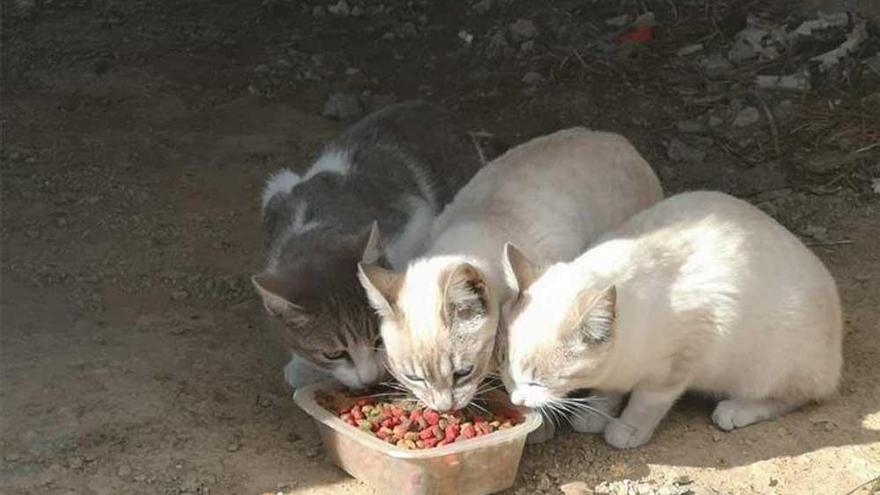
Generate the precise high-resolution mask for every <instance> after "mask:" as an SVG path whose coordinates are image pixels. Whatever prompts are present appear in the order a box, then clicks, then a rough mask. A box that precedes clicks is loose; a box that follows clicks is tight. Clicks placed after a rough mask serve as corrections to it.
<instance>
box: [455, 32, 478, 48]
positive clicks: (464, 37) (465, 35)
mask: <svg viewBox="0 0 880 495" xmlns="http://www.w3.org/2000/svg"><path fill="white" fill-rule="evenodd" d="M458 39H460V40H461V41H464V42H465V43H467V44H468V45H470V44H471V43H472V42H473V41H474V35H472V34H471V33H469V32H467V31H465V30H464V29H462V30H461V31H459V32H458Z"/></svg>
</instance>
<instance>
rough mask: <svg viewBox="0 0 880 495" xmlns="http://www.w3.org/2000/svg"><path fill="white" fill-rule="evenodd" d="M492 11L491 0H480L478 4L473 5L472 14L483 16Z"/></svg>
mask: <svg viewBox="0 0 880 495" xmlns="http://www.w3.org/2000/svg"><path fill="white" fill-rule="evenodd" d="M491 9H492V0H480V1H479V2H477V3H475V4H474V12H476V13H478V14H485V13H486V12H489V10H491Z"/></svg>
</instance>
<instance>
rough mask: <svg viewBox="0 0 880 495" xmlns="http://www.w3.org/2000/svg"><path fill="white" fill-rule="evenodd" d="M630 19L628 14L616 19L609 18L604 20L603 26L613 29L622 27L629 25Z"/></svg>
mask: <svg viewBox="0 0 880 495" xmlns="http://www.w3.org/2000/svg"><path fill="white" fill-rule="evenodd" d="M631 19H632V18H631V17H630V16H629V14H623V15H619V16H617V17H610V18H608V19H605V24H608V25H609V26H614V27H623V26H626V25H627V24H629V22H630V20H631Z"/></svg>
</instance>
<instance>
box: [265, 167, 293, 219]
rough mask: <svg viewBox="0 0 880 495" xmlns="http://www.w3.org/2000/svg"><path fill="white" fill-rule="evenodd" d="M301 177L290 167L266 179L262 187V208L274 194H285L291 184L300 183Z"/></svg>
mask: <svg viewBox="0 0 880 495" xmlns="http://www.w3.org/2000/svg"><path fill="white" fill-rule="evenodd" d="M301 180H302V178H301V177H300V176H299V175H297V174H296V173H294V172H293V171H292V170H290V169H287V168H285V169H281V170H279V171H277V172H275V173H274V174H272V176H271V177H269V179H268V180H267V181H266V186H265V187H264V188H263V209H265V208H266V205H268V204H269V201H272V198H274V197H275V195H276V194H286V193H288V192H290V189H291V188H293V186H295V185H297V184H299V183H300V181H301Z"/></svg>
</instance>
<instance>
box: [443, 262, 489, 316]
mask: <svg viewBox="0 0 880 495" xmlns="http://www.w3.org/2000/svg"><path fill="white" fill-rule="evenodd" d="M488 312H489V308H488V298H487V291H486V282H485V280H483V276H482V274H480V271H479V270H477V269H476V268H475V267H474V266H473V265H471V264H469V263H461V264H459V265H458V266H456V267H455V268H453V269H452V272H450V274H449V277H448V278H447V279H446V285H445V287H444V289H443V315H444V316H445V317H446V322H447V325H449V326H450V327H463V328H470V329H477V328H479V326H480V325H481V323H482V321H483V319H485V318H486V314H487V313H488Z"/></svg>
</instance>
